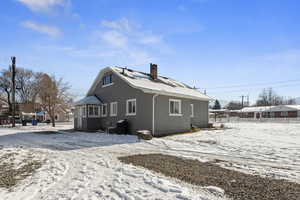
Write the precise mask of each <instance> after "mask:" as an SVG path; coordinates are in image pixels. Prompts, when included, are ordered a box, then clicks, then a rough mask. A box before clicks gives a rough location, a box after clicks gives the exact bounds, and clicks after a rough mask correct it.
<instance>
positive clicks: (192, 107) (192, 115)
mask: <svg viewBox="0 0 300 200" xmlns="http://www.w3.org/2000/svg"><path fill="white" fill-rule="evenodd" d="M191 117H194V104H191Z"/></svg>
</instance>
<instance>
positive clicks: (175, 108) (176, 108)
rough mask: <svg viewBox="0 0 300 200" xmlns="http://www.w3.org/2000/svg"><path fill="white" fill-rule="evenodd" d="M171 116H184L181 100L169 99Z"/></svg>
mask: <svg viewBox="0 0 300 200" xmlns="http://www.w3.org/2000/svg"><path fill="white" fill-rule="evenodd" d="M169 114H170V116H182V114H181V100H178V99H170V101H169Z"/></svg>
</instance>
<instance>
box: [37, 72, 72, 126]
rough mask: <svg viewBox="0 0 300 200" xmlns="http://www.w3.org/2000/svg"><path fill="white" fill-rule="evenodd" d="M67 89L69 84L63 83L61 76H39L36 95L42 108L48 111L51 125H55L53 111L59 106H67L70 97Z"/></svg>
mask: <svg viewBox="0 0 300 200" xmlns="http://www.w3.org/2000/svg"><path fill="white" fill-rule="evenodd" d="M69 89H70V86H69V84H68V83H65V82H64V81H63V79H62V78H60V79H56V78H55V77H54V76H52V77H50V76H49V75H47V74H43V75H42V76H41V78H40V81H39V93H38V97H39V99H40V101H41V105H42V108H43V110H45V111H46V112H47V113H48V115H49V117H50V119H51V123H52V126H53V127H55V113H56V111H57V110H58V108H59V106H63V107H66V106H68V103H69V101H70V99H71V97H70V94H69V92H68V91H69Z"/></svg>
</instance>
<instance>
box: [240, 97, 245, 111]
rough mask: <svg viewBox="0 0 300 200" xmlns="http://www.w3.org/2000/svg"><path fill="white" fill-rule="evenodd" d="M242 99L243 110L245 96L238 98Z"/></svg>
mask: <svg viewBox="0 0 300 200" xmlns="http://www.w3.org/2000/svg"><path fill="white" fill-rule="evenodd" d="M240 97H242V108H244V98H245V97H246V96H245V95H242V96H240Z"/></svg>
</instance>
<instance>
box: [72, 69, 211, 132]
mask: <svg viewBox="0 0 300 200" xmlns="http://www.w3.org/2000/svg"><path fill="white" fill-rule="evenodd" d="M210 100H211V98H210V97H208V96H206V95H204V94H202V93H200V92H199V91H197V90H196V89H193V88H192V87H189V86H188V85H186V84H183V83H181V82H178V81H175V80H173V79H171V78H167V77H162V76H158V73H157V65H155V64H150V73H143V72H138V71H134V70H131V69H127V68H119V67H107V68H104V69H103V70H101V71H100V73H99V74H98V76H97V78H96V80H95V81H94V83H93V85H92V86H91V88H90V90H89V91H88V93H87V96H86V97H85V98H84V99H82V100H80V101H78V102H77V103H76V104H75V106H76V107H75V116H74V127H75V129H77V130H99V129H104V130H107V128H109V127H113V126H115V125H116V123H117V122H118V121H119V120H121V119H127V121H128V122H129V125H130V128H129V130H130V132H131V133H133V134H134V133H135V132H136V131H137V130H150V131H152V134H153V135H154V136H158V135H163V134H169V133H177V132H185V131H189V130H190V129H191V126H196V127H207V126H208V103H209V101H210Z"/></svg>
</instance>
